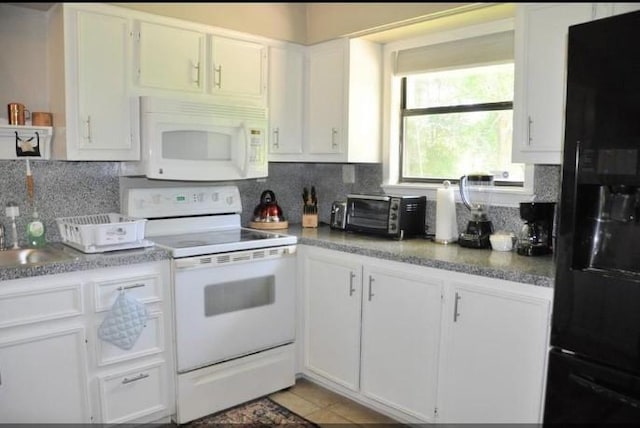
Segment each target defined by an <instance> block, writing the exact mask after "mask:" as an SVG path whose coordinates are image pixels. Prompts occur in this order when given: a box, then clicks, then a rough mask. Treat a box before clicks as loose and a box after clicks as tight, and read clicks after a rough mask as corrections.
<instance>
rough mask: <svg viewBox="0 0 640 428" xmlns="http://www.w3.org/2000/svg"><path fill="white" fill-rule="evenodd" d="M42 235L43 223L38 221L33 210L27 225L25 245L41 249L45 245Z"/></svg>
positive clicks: (43, 231)
mask: <svg viewBox="0 0 640 428" xmlns="http://www.w3.org/2000/svg"><path fill="white" fill-rule="evenodd" d="M44 234H45V227H44V223H43V222H42V221H40V218H39V216H38V211H36V209H35V208H34V209H33V216H32V219H31V221H30V222H29V224H27V245H29V246H30V247H43V246H44V245H45V244H46V243H47V242H46V239H45V235H44Z"/></svg>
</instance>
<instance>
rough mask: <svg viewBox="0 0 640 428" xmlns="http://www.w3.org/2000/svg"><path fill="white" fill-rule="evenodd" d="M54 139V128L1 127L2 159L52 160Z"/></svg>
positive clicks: (0, 144)
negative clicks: (18, 149) (21, 152)
mask: <svg viewBox="0 0 640 428" xmlns="http://www.w3.org/2000/svg"><path fill="white" fill-rule="evenodd" d="M52 137H53V127H52V126H29V125H0V159H50V158H51V139H52ZM18 145H19V146H20V147H21V149H22V150H25V152H24V153H25V155H21V156H19V155H18V153H17V150H16V146H18ZM29 154H34V155H29Z"/></svg>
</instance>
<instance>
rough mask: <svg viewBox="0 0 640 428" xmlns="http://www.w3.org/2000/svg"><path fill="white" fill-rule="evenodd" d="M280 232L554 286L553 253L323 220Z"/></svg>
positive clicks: (365, 253) (381, 255) (352, 249)
mask: <svg viewBox="0 0 640 428" xmlns="http://www.w3.org/2000/svg"><path fill="white" fill-rule="evenodd" d="M281 232H282V233H286V234H289V235H295V236H297V237H298V243H299V244H305V245H312V246H316V247H323V248H328V249H333V250H338V251H347V252H349V253H353V254H360V255H363V256H370V257H377V258H381V259H386V260H393V261H399V262H405V263H411V264H416V265H421V266H428V267H433V268H438V269H445V270H451V271H456V272H462V273H468V274H473V275H481V276H487V277H491V278H498V279H504V280H509V281H515V282H521V283H526V284H533V285H537V286H542V287H553V281H554V276H555V264H554V261H553V256H552V255H547V256H538V257H527V256H521V255H519V254H517V253H516V252H515V251H510V252H501V251H492V250H479V249H473V248H464V247H460V246H459V245H457V244H449V245H443V244H436V243H435V242H433V241H431V240H428V239H424V238H412V239H405V240H402V241H397V240H394V239H388V238H384V237H377V236H370V235H362V234H356V233H351V232H344V231H340V230H333V229H331V228H330V227H329V226H328V225H324V224H323V225H320V226H318V228H303V227H301V226H300V225H290V226H289V228H288V229H286V230H282V231H281Z"/></svg>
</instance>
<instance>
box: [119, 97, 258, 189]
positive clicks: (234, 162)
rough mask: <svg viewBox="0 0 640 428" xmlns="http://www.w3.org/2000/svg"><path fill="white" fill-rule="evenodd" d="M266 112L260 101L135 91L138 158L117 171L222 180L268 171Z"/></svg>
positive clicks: (199, 179)
mask: <svg viewBox="0 0 640 428" xmlns="http://www.w3.org/2000/svg"><path fill="white" fill-rule="evenodd" d="M267 135H268V118H267V109H266V108H262V107H255V106H247V105H234V104H214V103H208V102H201V101H193V100H189V99H171V98H160V97H151V96H142V97H140V143H141V144H140V146H141V160H140V161H139V162H123V163H122V174H123V175H144V176H146V177H148V178H152V179H161V180H183V181H226V180H242V179H248V178H259V177H266V176H267V175H268V159H267V148H268V141H267Z"/></svg>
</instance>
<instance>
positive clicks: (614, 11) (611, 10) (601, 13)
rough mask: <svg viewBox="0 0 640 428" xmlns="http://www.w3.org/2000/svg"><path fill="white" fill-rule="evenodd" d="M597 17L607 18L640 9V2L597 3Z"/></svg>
mask: <svg viewBox="0 0 640 428" xmlns="http://www.w3.org/2000/svg"><path fill="white" fill-rule="evenodd" d="M595 5H596V6H595V9H596V10H595V18H597V19H599V18H607V17H609V16H613V15H620V14H622V13H628V12H635V11H637V10H640V3H595Z"/></svg>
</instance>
